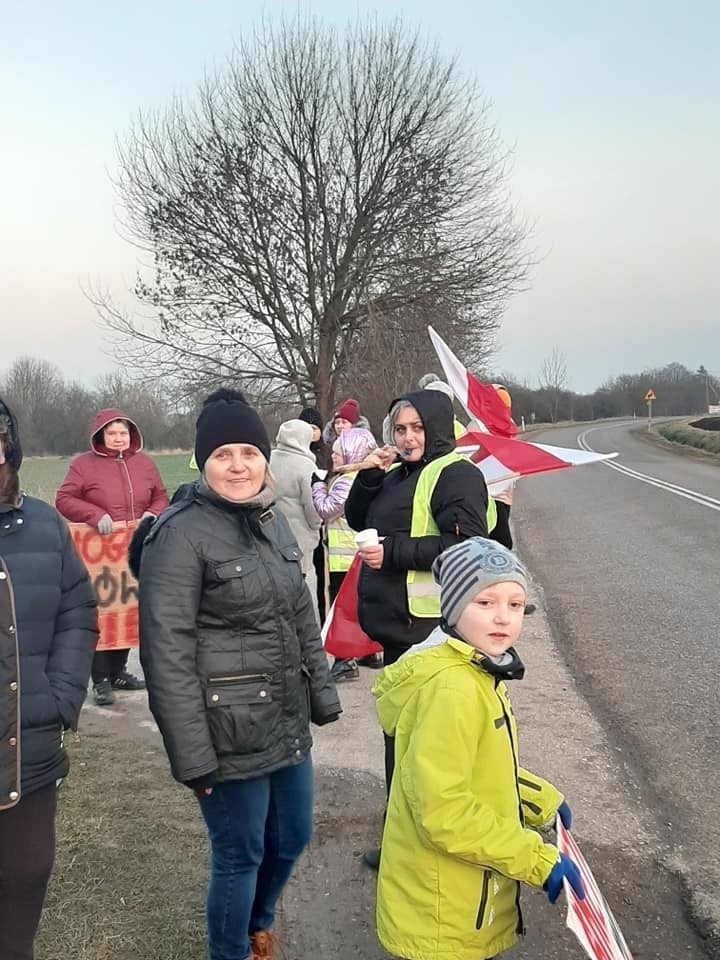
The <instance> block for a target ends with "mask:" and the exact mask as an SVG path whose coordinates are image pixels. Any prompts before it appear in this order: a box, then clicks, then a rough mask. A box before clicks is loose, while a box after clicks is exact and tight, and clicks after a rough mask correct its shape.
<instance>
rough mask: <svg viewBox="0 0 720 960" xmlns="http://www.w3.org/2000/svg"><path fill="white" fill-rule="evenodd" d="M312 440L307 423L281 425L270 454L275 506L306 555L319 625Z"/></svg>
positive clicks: (306, 573) (317, 521)
mask: <svg viewBox="0 0 720 960" xmlns="http://www.w3.org/2000/svg"><path fill="white" fill-rule="evenodd" d="M312 438H313V429H312V427H311V426H310V424H309V423H305V421H304V420H286V421H285V423H281V424H280V428H279V430H278V433H277V438H276V444H277V446H276V447H275V449H274V450H273V451H272V453H271V454H270V472H271V474H272V476H273V479H274V482H275V505H276V506H277V507H278V509H279V510H281V511H282V512H283V513H284V514H285V516H286V517H287V521H288V523H289V524H290V529H291V530H292V533H293V536H294V537H295V539H296V540H297V544H298V546H299V547H300V550H301V551H302V561H301V568H302V572H303V576H304V577H305V582H306V583H307V585H308V588H309V590H310V595H311V597H312V600H313V609H314V611H315V616H316V617H317V618H318V622H319V620H320V613H319V611H318V604H317V575H316V573H315V567H314V565H313V552H314V550H315V548H316V547H317V545H318V541H319V539H320V526H321V524H322V519H321V518H320V515H319V514H318V512H317V511H316V510H315V507H314V505H313V498H312V490H311V486H312V483H311V480H312V476H313V474H314V473H315V469H316V465H315V454H314V453H313V452H312V451H311V449H310V444H311V442H312Z"/></svg>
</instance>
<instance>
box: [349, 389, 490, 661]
mask: <svg viewBox="0 0 720 960" xmlns="http://www.w3.org/2000/svg"><path fill="white" fill-rule="evenodd" d="M400 399H402V400H407V401H408V402H409V403H411V404H412V405H413V407H415V409H416V410H417V412H418V413H419V414H420V417H421V419H422V422H423V426H424V427H425V455H424V456H423V459H422V460H421V461H420V462H419V463H414V464H406V463H403V464H402V465H401V466H400V467H396V468H395V469H393V470H391V471H390V472H389V473H384V472H383V471H382V470H362V471H361V472H360V473H359V474H358V475H357V478H356V479H355V482H354V483H353V485H352V488H351V490H350V495H349V496H348V499H347V501H346V503H345V516H346V518H347V521H348V523H349V524H350V526H351V527H352V528H353V530H364V529H365V528H366V527H375V528H377V531H378V533H379V534H380V536H381V537H385V540H384V541H383V547H384V557H383V565H382V568H381V569H380V570H372V569H370V567H367V566H363V567H362V571H361V573H360V581H359V584H358V615H359V620H360V625H361V626H362V628H363V630H364V631H365V632H366V633H367V634H368V635H369V636H370V637H372V639H373V640H376V641H377V642H378V643H381V644H382V645H383V646H384V647H390V648H393V649H394V651H395V652H396V653H397V652H398V651H402V650H407V649H408V647H410V646H412V645H413V644H415V643H420V642H422V641H423V640H425V639H426V638H427V637H428V636H429V634H430V633H431V631H432V630H433V629H434V628H435V627H436V626H437V624H438V620H434V619H432V618H430V617H417V618H415V617H412V616H411V614H410V611H409V609H408V599H407V588H406V578H407V573H408V571H409V570H430V568H431V567H432V563H433V560H434V559H435V558H436V557H437V556H438V555H439V554H440V553H442V551H443V550H447V548H448V547H451V546H453V545H454V544H456V543H459V542H460V541H461V540H466V539H467V538H468V537H486V536H487V518H486V511H487V502H488V492H487V486H486V484H485V479H484V477H483V475H482V473H481V472H480V470H478V468H477V467H475V466H474V465H473V464H472V463H470V461H469V460H467V461H463V462H462V463H454V464H451V465H450V466H447V467H445V469H444V470H443V471H442V473H441V474H440V478H439V479H438V482H437V486H436V487H435V490H434V493H433V496H432V500H431V503H430V510H431V513H432V515H433V518H434V520H435V523H436V524H437V526H438V529H439V530H440V536H427V537H411V536H410V528H411V522H412V505H413V497H414V494H415V487H416V486H417V483H418V480H419V478H420V473H421V472H422V469H423V467H425V466H426V465H427V464H428V463H430V462H431V461H432V460H436V459H437V458H438V457H442V456H444V455H445V454H446V453H451V452H452V451H453V450H454V449H455V437H454V433H453V411H452V404H451V402H450V400H449V399H448V397H446V396H445V395H444V394H442V393H439V392H437V391H434V390H419V391H417V392H416V393H408V394H406V395H405V396H404V397H401V398H400ZM395 403H397V401H396V400H393V403H392V404H391V405H390V408H391V409H392V407H393V406H394V404H395Z"/></svg>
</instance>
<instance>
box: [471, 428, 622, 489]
mask: <svg viewBox="0 0 720 960" xmlns="http://www.w3.org/2000/svg"><path fill="white" fill-rule="evenodd" d="M455 449H456V450H457V452H458V453H462V454H464V455H465V456H467V457H469V458H470V459H471V460H472V462H473V463H475V464H477V466H478V467H480V469H481V470H482V472H483V476H484V477H485V482H486V483H487V485H488V487H490V486H491V485H493V484H503V483H505V482H506V481H508V480H516V479H517V478H518V477H529V476H532V474H533V473H548V472H549V471H550V470H564V469H566V468H567V467H581V466H583V465H584V464H586V463H598V462H600V461H602V460H612V459H613V458H614V457H616V456H617V453H595V452H594V451H591V450H579V449H575V448H574V447H551V446H550V445H549V444H546V443H532V442H531V441H530V440H525V441H523V440H508V439H507V438H506V437H495V436H493V435H492V434H491V433H466V434H463V436H462V437H460V439H459V440H458V441H457V444H456V446H455ZM490 493H491V494H496V493H497V491H496V490H490Z"/></svg>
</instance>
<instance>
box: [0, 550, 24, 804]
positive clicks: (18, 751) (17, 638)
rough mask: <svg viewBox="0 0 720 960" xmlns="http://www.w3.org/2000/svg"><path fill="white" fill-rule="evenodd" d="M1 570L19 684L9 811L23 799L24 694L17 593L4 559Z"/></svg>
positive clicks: (0, 565)
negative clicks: (10, 622) (12, 790)
mask: <svg viewBox="0 0 720 960" xmlns="http://www.w3.org/2000/svg"><path fill="white" fill-rule="evenodd" d="M0 569H2V570H4V571H5V576H6V580H5V582H6V583H7V586H8V596H9V597H10V614H11V616H12V622H13V626H14V627H15V676H16V678H17V679H16V680H15V682H16V683H17V690H16V691H15V693H16V694H17V696H16V699H15V716H16V720H15V723H16V727H15V732H16V740H17V743H16V745H15V746H16V753H15V757H16V763H17V766H16V769H15V781H16V782H15V791H16V793H17V795H18V798H17V800H10V798H9V797H8V800H9V803H7V804H5V805H2V803H0V810H9V809H10V807H14V806H15V805H16V804H17V803H20V800H21V799H22V779H21V772H22V755H21V749H22V737H21V736H20V734H21V732H22V716H21V713H20V710H21V706H20V695H21V693H22V690H21V680H20V631H19V629H18V626H19V624H18V619H17V613H16V610H15V591H14V590H13V585H12V580H11V579H10V568H9V567H8V566H7V564H6V563H5V561H4V560H2V559H0ZM8 793H10V791H9V790H8Z"/></svg>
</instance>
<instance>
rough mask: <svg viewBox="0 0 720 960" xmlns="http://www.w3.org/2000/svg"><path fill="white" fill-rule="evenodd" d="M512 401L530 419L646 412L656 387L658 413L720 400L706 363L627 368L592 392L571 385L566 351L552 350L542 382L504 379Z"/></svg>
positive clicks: (693, 409) (517, 413)
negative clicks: (648, 398)
mask: <svg viewBox="0 0 720 960" xmlns="http://www.w3.org/2000/svg"><path fill="white" fill-rule="evenodd" d="M504 382H505V385H506V386H507V387H508V389H509V391H510V393H511V395H512V401H513V407H512V408H513V416H514V418H515V420H516V421H517V422H518V423H519V422H520V419H521V417H524V418H525V421H526V423H527V424H529V423H531V421H532V420H533V419H534V420H535V421H536V422H537V423H555V422H557V421H562V420H603V419H605V418H606V417H632V416H638V417H643V416H646V415H647V404H646V403H645V395H646V393H647V392H648V390H652V391H653V393H654V394H655V397H656V399H655V400H654V401H653V406H652V409H653V416H658V417H672V416H682V415H684V414H692V413H703V412H707V406H708V403H717V402H719V401H720V393H719V391H720V383H719V382H718V379H717V378H716V377H713V376H712V375H711V374H710V373H708V371H707V370H706V369H705V367H703V366H700V367H699V368H698V369H697V370H696V371H694V372H693V371H692V370H688V368H687V367H685V366H683V365H682V364H681V363H669V364H667V366H665V367H655V368H650V369H647V370H643V371H642V372H641V373H623V374H621V375H620V376H618V377H611V378H610V379H609V380H606V381H605V382H604V383H603V384H602V385H601V386H600V387H598V388H597V390H595V391H594V392H593V393H574V392H573V391H572V390H568V389H567V387H566V383H567V370H566V367H565V362H564V360H563V358H562V355H561V354H558V352H557V351H553V353H552V354H551V356H550V357H548V358H547V359H546V360H545V362H544V363H543V369H542V373H541V375H540V378H539V386H538V387H536V388H533V387H531V386H530V385H528V383H527V382H526V383H519V382H517V381H516V380H515V379H514V378H513V377H512V375H511V374H508V375H507V376H506V378H505V380H504Z"/></svg>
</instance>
